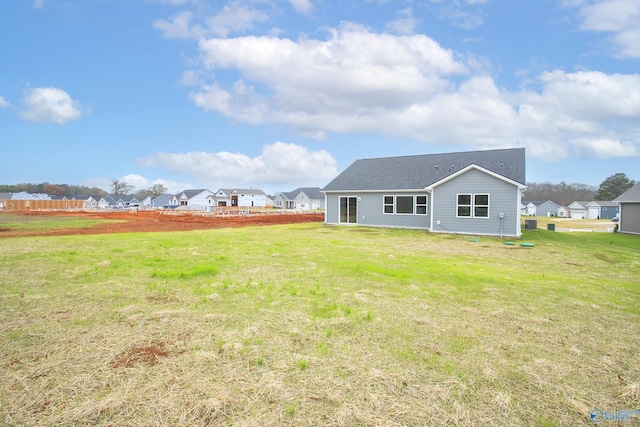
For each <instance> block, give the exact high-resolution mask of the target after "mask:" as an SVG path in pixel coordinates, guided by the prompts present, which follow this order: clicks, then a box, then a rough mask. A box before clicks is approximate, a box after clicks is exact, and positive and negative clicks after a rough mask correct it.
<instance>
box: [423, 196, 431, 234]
mask: <svg viewBox="0 0 640 427" xmlns="http://www.w3.org/2000/svg"><path fill="white" fill-rule="evenodd" d="M424 189H425V190H427V193H429V232H433V187H424Z"/></svg>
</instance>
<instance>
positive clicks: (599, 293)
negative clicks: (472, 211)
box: [0, 223, 640, 426]
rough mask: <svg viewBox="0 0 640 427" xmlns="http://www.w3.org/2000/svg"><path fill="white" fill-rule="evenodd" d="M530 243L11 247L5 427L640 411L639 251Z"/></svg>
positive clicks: (4, 260)
mask: <svg viewBox="0 0 640 427" xmlns="http://www.w3.org/2000/svg"><path fill="white" fill-rule="evenodd" d="M505 240H506V239H505ZM522 241H527V242H532V243H534V244H535V247H533V248H523V247H520V246H519V245H515V246H507V245H504V244H503V243H502V241H501V240H500V239H497V238H480V239H479V241H471V240H470V239H469V238H468V237H465V236H454V235H434V234H428V233H425V232H421V231H412V230H389V229H375V228H360V227H331V226H325V225H322V224H318V223H311V224H298V225H287V226H271V227H247V228H234V229H218V230H208V231H194V232H182V233H147V234H143V233H140V234H118V235H87V236H65V237H40V238H35V237H34V238H15V239H0V274H2V281H1V282H0V306H1V307H2V309H1V310H0V363H1V365H0V366H1V368H0V369H1V371H0V374H1V377H2V378H3V380H2V381H1V382H0V424H3V425H15V426H24V425H101V426H109V425H113V426H126V425H172V426H175V425H189V426H191V425H196V426H198V425H201V426H205V425H212V426H219V425H237V426H282V425H290V426H320V425H323V426H324V425H329V426H419V425H420V426H421V425H443V426H452V425H463V426H477V425H491V426H494V425H498V426H500V425H503V426H514V425H515V426H518V425H522V426H555V425H558V426H560V425H562V426H565V425H567V426H568V425H571V426H575V425H593V424H594V423H593V422H592V421H591V420H590V418H589V416H590V413H591V411H592V410H594V409H595V408H599V409H601V410H604V411H609V412H615V411H622V410H629V411H631V410H635V409H640V363H638V361H639V360H640V359H639V356H638V355H640V339H639V338H640V285H638V283H639V282H640V238H639V237H637V236H629V235H619V234H615V235H614V234H607V233H556V232H550V231H546V230H537V231H530V232H526V233H525V235H524V236H523V239H522ZM602 424H603V425H604V424H607V425H618V424H615V423H613V422H603V423H602ZM639 424H640V415H634V416H633V417H632V418H631V422H629V423H622V424H620V425H639Z"/></svg>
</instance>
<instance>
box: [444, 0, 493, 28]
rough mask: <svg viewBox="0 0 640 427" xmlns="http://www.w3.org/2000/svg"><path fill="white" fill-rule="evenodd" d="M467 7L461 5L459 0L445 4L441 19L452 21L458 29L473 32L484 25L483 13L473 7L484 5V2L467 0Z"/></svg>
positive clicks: (481, 0)
mask: <svg viewBox="0 0 640 427" xmlns="http://www.w3.org/2000/svg"><path fill="white" fill-rule="evenodd" d="M466 3H467V4H466V5H462V4H460V1H459V0H453V1H451V2H447V3H444V5H443V6H442V8H441V10H440V18H442V19H446V20H448V21H450V22H451V23H452V24H453V25H455V26H456V27H460V28H463V29H465V30H472V29H474V28H476V27H479V26H481V25H483V24H484V16H483V15H482V12H481V11H480V10H478V9H477V7H473V5H476V4H483V3H485V1H483V0H467V1H466Z"/></svg>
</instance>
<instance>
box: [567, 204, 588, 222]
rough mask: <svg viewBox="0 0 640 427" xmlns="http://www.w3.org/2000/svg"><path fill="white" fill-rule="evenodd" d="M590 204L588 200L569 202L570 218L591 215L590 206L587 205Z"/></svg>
mask: <svg viewBox="0 0 640 427" xmlns="http://www.w3.org/2000/svg"><path fill="white" fill-rule="evenodd" d="M588 204H589V202H588V201H584V202H580V201H576V202H573V203H571V204H569V206H567V208H569V218H572V219H586V218H588V217H589V208H588V207H587V205H588Z"/></svg>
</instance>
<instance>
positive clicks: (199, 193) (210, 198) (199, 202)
mask: <svg viewBox="0 0 640 427" xmlns="http://www.w3.org/2000/svg"><path fill="white" fill-rule="evenodd" d="M170 204H171V205H174V206H178V207H181V206H184V207H185V208H183V209H193V210H203V211H204V210H211V208H212V207H214V206H215V205H216V204H215V200H214V194H213V192H211V191H210V190H207V189H198V190H184V191H183V192H181V193H178V194H176V195H175V196H173V197H172V198H171V203H170Z"/></svg>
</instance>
